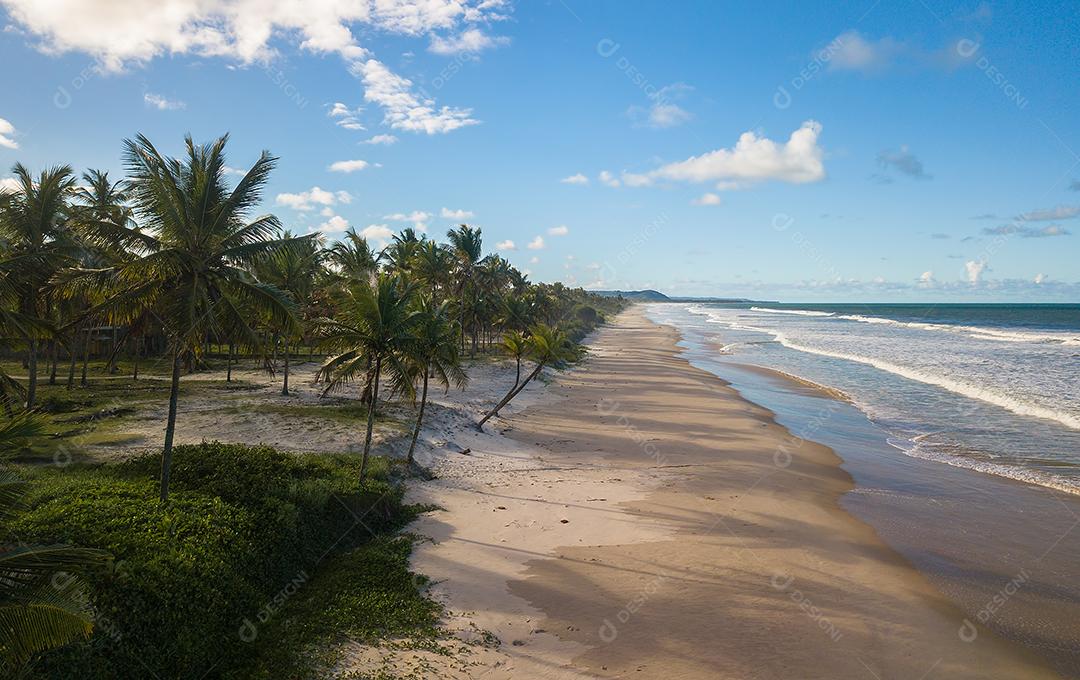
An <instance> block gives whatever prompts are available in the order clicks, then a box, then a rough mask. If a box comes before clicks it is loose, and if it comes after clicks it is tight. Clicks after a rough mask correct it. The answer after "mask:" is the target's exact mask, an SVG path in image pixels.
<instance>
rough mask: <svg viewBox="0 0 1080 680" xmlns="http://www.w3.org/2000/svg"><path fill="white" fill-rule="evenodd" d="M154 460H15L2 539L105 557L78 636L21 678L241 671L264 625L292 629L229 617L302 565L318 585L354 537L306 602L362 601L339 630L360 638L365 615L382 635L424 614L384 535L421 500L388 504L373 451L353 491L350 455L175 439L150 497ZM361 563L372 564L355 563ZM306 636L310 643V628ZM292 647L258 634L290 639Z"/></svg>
mask: <svg viewBox="0 0 1080 680" xmlns="http://www.w3.org/2000/svg"><path fill="white" fill-rule="evenodd" d="M159 464H160V461H159V456H158V455H144V456H141V457H137V458H134V459H132V460H130V461H126V462H124V463H119V464H112V465H100V466H96V467H90V466H72V467H69V468H67V469H66V470H62V471H61V470H56V469H52V468H47V469H28V470H27V474H28V475H30V476H32V477H33V482H34V483H33V484H31V485H30V491H29V493H28V496H27V501H28V503H27V507H26V509H25V510H24V511H23V512H21V513H20V514H19V515H18V516H17V517H15V518H14V519H13V520H12V521H11V522H10V523H9V524H8V526H7V527H6V528H7V529H8V530H9V531H10V534H11V535H12V536H14V537H17V538H18V539H19V540H22V541H26V542H28V543H43V544H48V543H68V544H73V545H79V546H83V547H94V548H101V549H105V550H108V551H109V552H111V553H112V554H113V555H114V556H115V558H116V567H115V569H113V570H111V571H110V572H109V573H103V574H93V575H91V576H90V578H88V582H89V588H90V593H89V595H90V597H91V599H92V601H93V603H94V606H95V609H96V610H97V626H96V630H95V634H94V637H93V638H92V639H91V640H90V641H88V642H86V643H80V644H76V645H70V646H68V647H66V648H64V649H62V650H57V651H56V652H53V653H51V654H48V655H46V656H45V657H43V658H42V659H41V661H40V662H39V663H38V665H37V666H36V667H35V669H34V675H33V677H42V678H71V677H78V678H89V679H96V678H116V677H157V678H161V679H162V680H165V679H171V678H190V677H208V678H213V677H230V678H241V677H254V676H250V675H248V674H247V672H248V671H247V665H248V664H255V663H256V661H257V659H258V658H260V657H259V654H258V653H256V650H257V649H261V645H262V644H267V642H266V641H267V639H268V637H270V636H273V637H280V638H281V639H282V640H285V641H286V642H289V641H291V640H300V638H293V637H286V636H284V635H282V636H276V635H273V634H272V632H271V631H272V629H270V628H268V629H267V630H266V631H260V632H259V634H258V635H257V637H256V638H255V640H256V641H257V642H256V643H255V644H254V645H253V643H251V642H248V641H247V639H246V638H247V637H248V636H247V634H246V633H245V630H246V628H245V622H247V621H259V617H260V612H263V611H266V610H267V608H268V607H276V606H278V605H279V604H280V603H279V599H280V596H281V593H283V592H286V590H287V589H288V588H289V587H290V584H296V582H297V580H298V579H299V578H300V577H301V576H302V575H304V576H305V577H304V578H303V579H301V585H300V589H301V590H303V583H306V582H307V581H308V578H309V577H316V576H317V578H318V579H320V581H321V579H323V578H324V577H323V576H322V574H323V573H324V571H326V570H327V568H328V567H333V565H336V564H339V562H338V559H339V557H338V556H340V555H343V554H344V553H347V552H348V551H355V550H357V549H360V550H367V551H368V552H361V553H359V554H360V555H361V556H362V559H361V560H360V563H361V564H365V565H367V566H366V567H365V568H364V569H363V570H361V572H360V573H343V575H341V576H338V578H340V579H343V581H342V582H341V583H337V584H334V581H330V583H331V584H333V585H332V587H331V588H329V589H327V590H326V591H325V595H324V596H325V597H330V596H332V595H338V596H340V597H342V598H344V599H343V602H344V603H343V604H341V605H340V607H339V609H334V608H333V606H331V605H329V604H326V603H325V602H322V603H320V604H319V605H318V606H320V607H323V608H325V609H327V610H332V611H340V612H341V617H348V616H351V615H354V614H357V613H358V612H360V611H361V610H366V609H370V610H371V614H370V616H369V617H368V618H367V619H364V620H362V621H360V623H357V624H356V628H355V629H349V630H357V631H369V632H370V634H371V635H375V631H376V628H375V625H376V624H375V621H376V620H384V621H385V622H388V623H385V622H384V623H382V624H381V625H383V626H384V628H385V630H387V631H399V630H404V629H407V628H417V629H420V630H423V631H427V630H429V628H430V625H433V624H431V623H430V622H431V621H432V620H433V619H431V617H432V616H433V614H432V612H431V611H430V610H429V609H425V606H424V605H423V604H422V603H421V602H420V600H419V599H415V598H418V597H419V596H417V595H416V594H415V590H416V587H415V583H413V581H412V577H411V575H410V576H408V578H407V579H406V577H405V576H404V575H403V574H402V573H401V572H400V569H404V568H405V566H404V565H405V561H404V560H405V557H404V555H407V551H406V552H405V553H402V551H403V550H406V547H407V544H402V543H400V542H395V541H397V539H388V538H386V537H387V536H389V535H391V534H393V533H394V532H396V531H397V530H398V529H400V528H401V527H402V526H404V525H405V524H406V523H407V522H409V521H411V520H412V519H413V518H414V517H415V516H416V514H417V513H418V512H419V511H420V510H421V508H415V507H411V506H406V505H404V504H403V503H402V502H401V496H402V489H401V488H400V487H398V486H397V485H395V484H394V483H392V481H391V475H390V465H389V464H388V463H387V461H386V460H384V459H381V458H375V459H373V460H372V464H371V466H370V473H371V477H370V479H369V480H368V482H367V483H366V484H365V487H364V488H363V489H362V490H361V489H359V488H358V485H357V481H356V480H357V475H358V472H359V460H358V458H357V457H356V456H337V455H314V454H309V455H303V456H298V455H291V454H286V453H281V452H279V451H276V450H274V449H272V448H269V447H246V446H240V445H228V444H220V443H216V442H213V443H208V444H200V445H197V446H179V447H177V448H176V449H175V451H174V463H173V473H172V478H173V482H172V489H173V492H172V494H171V496H170V500H169V503H168V504H167V505H164V506H163V505H161V504H160V503H159V502H158V500H157V483H156V477H157V473H158V466H159ZM373 540H374V542H373ZM380 541H383V542H384V543H380ZM379 546H383V547H379ZM380 560H381V561H380ZM394 564H397V567H396V568H397V569H399V571H398V572H394V570H393V569H392V568H390V567H391V566H393V565H394ZM373 565H381V566H379V567H378V570H377V571H376V572H374V573H369V567H370V568H374V566H373ZM388 565H389V566H388ZM326 573H329V574H330V575H331V576H332V575H333V574H334V573H337V572H336V571H335V570H333V569H330V570H329V571H328V572H326ZM395 574H396V575H395ZM365 579H366V580H365ZM406 580H407V581H408V583H409V584H411V585H412V588H413V591H412V595H411V596H410V595H409V593H408V592H407V591H406V589H405V583H406ZM294 587H295V585H294ZM342 588H344V589H345V590H342ZM349 588H354V589H355V588H359V589H360V590H359V591H355V592H353V591H350V590H348V589H349ZM369 590H370V592H368V591H369ZM312 592H313V593H315V592H318V591H316V590H315V589H312ZM353 598H355V599H353ZM302 601H303V600H302V599H298V600H297V602H298V603H299V602H302ZM406 604H407V605H408V606H404V605H406ZM401 606H404V608H403V609H401V611H399V612H396V613H395V611H396V609H395V608H396V607H401ZM313 611H314V610H313ZM395 616H396V617H397V618H394V617H395ZM281 620H285V619H281ZM337 621H338V622H340V621H341V619H338V620H337ZM260 623H261V622H260ZM268 623H269V624H271V625H273V624H274V621H273V619H271V620H270V621H269V622H268ZM335 625H336V624H335ZM286 632H287V631H286ZM315 633H318V634H313V636H312V637H311V638H310V639H311V640H313V642H312V644H314V643H316V642H318V641H319V640H323V639H325V635H323V634H322V633H319V631H317V630H316V631H315ZM289 635H294V634H293V633H289ZM307 639H308V638H304V640H307ZM365 639H366V638H365ZM371 639H374V638H371ZM306 644H307V642H304V643H303V644H301V643H296V644H292V643H291V642H290V645H281V644H275V645H273V646H275V647H279V646H280V647H282V649H286V648H287V649H289V650H293V651H298V650H299V649H300V648H301V647H303V646H304V645H306ZM275 658H276V657H275ZM274 663H284V661H281V660H280V659H277V660H276V661H274ZM297 663H300V662H297ZM272 667H273V666H272V665H267V666H266V668H272ZM297 667H298V668H300V667H301V666H297ZM266 677H271V676H266ZM273 677H283V676H280V675H276V674H275V675H274V676H273Z"/></svg>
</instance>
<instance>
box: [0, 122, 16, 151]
mask: <svg viewBox="0 0 1080 680" xmlns="http://www.w3.org/2000/svg"><path fill="white" fill-rule="evenodd" d="M14 134H15V126H14V125H12V124H11V123H9V122H8V121H6V120H4V119H3V118H0V146H6V147H7V148H9V149H18V148H19V143H18V142H16V141H15V140H14V139H12V138H11V137H12V135H14Z"/></svg>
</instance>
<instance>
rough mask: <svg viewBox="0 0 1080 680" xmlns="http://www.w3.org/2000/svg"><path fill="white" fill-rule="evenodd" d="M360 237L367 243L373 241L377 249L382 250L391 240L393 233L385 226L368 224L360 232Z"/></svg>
mask: <svg viewBox="0 0 1080 680" xmlns="http://www.w3.org/2000/svg"><path fill="white" fill-rule="evenodd" d="M360 236H362V237H364V238H365V239H367V240H368V241H374V242H375V243H376V244H377V245H378V247H380V248H382V247H383V246H385V245H386V244H387V243H389V242H390V239H391V238H393V236H394V231H393V230H392V229H391V228H390V227H388V226H386V225H385V224H369V225H367V226H366V227H364V228H363V229H361V230H360Z"/></svg>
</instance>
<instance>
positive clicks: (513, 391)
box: [476, 364, 544, 430]
mask: <svg viewBox="0 0 1080 680" xmlns="http://www.w3.org/2000/svg"><path fill="white" fill-rule="evenodd" d="M543 368H544V365H543V364H537V365H536V368H535V369H533V372H532V373H530V374H529V376H528V377H527V378H525V381H524V382H523V383H521V384H520V385H516V386H514V387H512V388H511V389H510V391H509V392H507V393H506V396H505V397H503V398H502V401H500V402H499V403H498V405H497V406H496V407H495V408H493V409H491V410H490V411H488V414H487V415H486V416H484V418H483V419H482V420H481V421H480V422H479V423H477V424H476V429H478V430H483V429H484V423H486V422H487V421H488V420H489V419H490V418H491V417H492V416H497V415H499V411H500V410H501V409H502V407H503V406H506V405H507V404H509V403H510V400H511V399H513V398H514V397H516V396H517V395H518V393H519V392H521V390H523V389H525V386H526V385H528V384H529V381H530V380H532V379H533V378H535V377H536V375H537V374H538V373H540V370H541V369H543Z"/></svg>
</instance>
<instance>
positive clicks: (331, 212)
mask: <svg viewBox="0 0 1080 680" xmlns="http://www.w3.org/2000/svg"><path fill="white" fill-rule="evenodd" d="M319 214H320V215H322V216H323V217H333V216H334V209H333V208H331V207H330V206H326V207H325V208H323V209H322V210H320V211H319Z"/></svg>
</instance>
